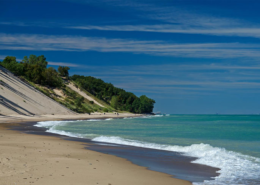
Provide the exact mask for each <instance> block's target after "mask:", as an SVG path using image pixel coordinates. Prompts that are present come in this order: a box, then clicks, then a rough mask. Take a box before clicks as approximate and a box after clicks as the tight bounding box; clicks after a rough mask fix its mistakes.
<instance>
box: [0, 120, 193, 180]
mask: <svg viewBox="0 0 260 185" xmlns="http://www.w3.org/2000/svg"><path fill="white" fill-rule="evenodd" d="M6 125H10V123H9V124H0V185H28V184H37V185H52V184H55V185H81V184H82V185H83V184H84V185H97V184H99V185H168V184H169V185H175V184H176V185H190V184H191V183H190V182H188V181H184V180H179V179H174V178H172V177H171V176H170V175H167V174H163V173H159V172H155V171H151V170H147V169H146V168H145V167H140V166H137V165H134V164H132V163H131V162H129V161H127V160H125V159H122V158H119V157H115V156H112V155H107V154H102V153H98V152H94V151H90V150H87V149H84V147H85V143H80V142H74V141H67V140H62V139H60V138H57V137H52V136H39V135H30V134H24V133H20V132H18V131H12V130H7V129H6V127H5V126H6Z"/></svg>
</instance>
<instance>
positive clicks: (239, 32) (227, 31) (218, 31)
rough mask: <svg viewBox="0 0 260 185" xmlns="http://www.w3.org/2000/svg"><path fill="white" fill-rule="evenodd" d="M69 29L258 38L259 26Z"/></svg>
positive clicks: (73, 27) (75, 27)
mask: <svg viewBox="0 0 260 185" xmlns="http://www.w3.org/2000/svg"><path fill="white" fill-rule="evenodd" d="M65 28H70V29H83V30H102V31H124V32H157V33H181V34H201V35H215V36H237V37H254V38H260V27H255V28H253V27H231V28H223V27H221V28H203V27H200V28H192V27H185V26H176V25H170V24H164V25H119V26H118V25H115V26H113V25H105V26H93V25H89V26H67V27H65Z"/></svg>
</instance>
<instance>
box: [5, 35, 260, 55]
mask: <svg viewBox="0 0 260 185" xmlns="http://www.w3.org/2000/svg"><path fill="white" fill-rule="evenodd" d="M0 49H2V50H31V51H35V50H36V51H99V52H131V53H136V54H138V53H139V54H149V55H164V56H175V57H192V58H194V57H195V58H196V57H198V58H239V57H250V58H259V57H260V52H259V49H260V45H258V44H240V43H184V44H183V43H171V42H166V41H160V40H158V41H145V40H143V41H140V40H129V39H107V38H94V37H82V36H66V35H63V36H60V35H59V36H56V35H55V36H54V35H39V34H34V35H28V34H0Z"/></svg>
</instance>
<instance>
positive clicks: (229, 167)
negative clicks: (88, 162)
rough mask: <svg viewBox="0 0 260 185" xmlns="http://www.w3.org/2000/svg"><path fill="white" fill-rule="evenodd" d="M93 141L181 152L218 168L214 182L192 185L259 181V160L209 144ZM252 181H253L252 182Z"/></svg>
mask: <svg viewBox="0 0 260 185" xmlns="http://www.w3.org/2000/svg"><path fill="white" fill-rule="evenodd" d="M92 140H93V141H99V142H107V143H114V144H122V145H131V146H137V147H144V148H152V149H159V150H167V151H175V152H182V153H183V154H184V155H187V156H192V157H197V158H198V159H197V160H195V161H193V163H199V164H204V165H209V166H212V167H217V168H220V170H219V172H220V175H219V176H218V177H216V178H215V180H211V181H204V182H203V183H194V184H196V185H200V184H208V185H226V184H250V185H251V184H258V183H259V182H260V181H259V182H258V183H257V182H255V183H254V181H255V180H256V179H257V178H258V180H260V179H259V178H260V163H259V158H255V157H251V156H247V155H243V154H240V153H236V152H233V151H227V150H226V149H224V148H218V147H212V146H210V145H209V144H203V143H201V144H193V145H190V146H177V145H175V146H173V145H160V144H154V143H147V142H141V141H135V140H129V139H123V138H120V137H113V136H112V137H107V136H99V137H96V138H94V139H92ZM252 180H253V181H252Z"/></svg>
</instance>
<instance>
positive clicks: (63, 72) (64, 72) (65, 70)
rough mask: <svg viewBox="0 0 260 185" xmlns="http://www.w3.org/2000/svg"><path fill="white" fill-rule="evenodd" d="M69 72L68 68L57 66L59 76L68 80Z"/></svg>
mask: <svg viewBox="0 0 260 185" xmlns="http://www.w3.org/2000/svg"><path fill="white" fill-rule="evenodd" d="M69 70H70V68H69V67H67V66H59V68H58V71H59V73H60V76H62V77H66V78H67V79H68V78H69Z"/></svg>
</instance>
